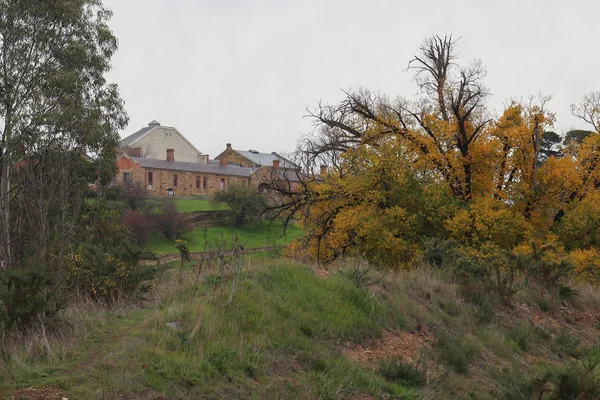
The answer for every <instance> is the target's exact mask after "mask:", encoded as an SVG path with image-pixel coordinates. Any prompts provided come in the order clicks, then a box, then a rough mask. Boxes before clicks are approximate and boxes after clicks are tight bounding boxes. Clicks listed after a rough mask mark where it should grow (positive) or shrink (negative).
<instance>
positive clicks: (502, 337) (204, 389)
mask: <svg viewBox="0 0 600 400" xmlns="http://www.w3.org/2000/svg"><path fill="white" fill-rule="evenodd" d="M276 258H277V259H276ZM223 261H226V263H221V265H222V266H225V267H226V268H227V272H226V273H224V274H221V273H220V263H219V260H218V259H217V260H212V261H211V262H206V263H204V264H203V270H202V271H203V275H202V276H201V278H200V280H199V283H198V286H197V287H195V278H196V275H195V269H194V268H195V267H196V266H197V262H189V263H187V264H185V266H184V269H183V272H182V275H181V279H180V275H179V274H180V271H179V268H178V263H171V264H168V265H163V266H162V268H163V269H164V273H163V275H162V276H161V277H160V278H159V279H157V281H156V282H155V287H154V289H153V291H152V292H151V294H150V296H151V298H149V299H148V300H147V301H146V302H145V303H142V304H138V305H137V306H135V307H128V306H125V307H114V308H110V307H105V306H102V305H94V304H93V303H82V304H79V303H77V304H75V305H71V306H69V307H67V308H66V309H64V310H63V311H61V313H60V314H59V316H58V319H55V320H54V322H53V323H52V324H47V326H46V329H45V330H41V329H34V330H32V331H28V332H24V333H22V332H19V333H18V334H15V335H16V337H17V339H13V341H12V342H8V343H9V344H8V345H7V344H3V341H6V338H8V337H9V336H2V332H1V331H0V378H1V379H0V398H2V396H3V395H4V394H5V393H7V392H8V391H9V390H10V389H13V388H24V387H41V386H43V385H47V384H49V385H55V386H59V387H61V388H63V389H64V391H65V397H68V398H83V399H87V398H106V399H119V398H154V399H161V398H168V399H188V398H223V399H238V398H248V399H263V398H269V399H270V398H276V399H298V398H300V399H362V398H369V397H371V398H388V399H417V398H422V397H425V398H444V399H446V398H447V399H529V398H538V397H539V398H542V397H540V396H539V394H540V390H542V389H543V390H544V391H545V393H546V394H548V396H546V397H543V398H559V397H558V394H561V393H567V394H568V396H569V397H568V398H587V397H585V396H584V395H586V394H588V395H589V394H592V395H593V396H592V397H590V398H597V397H598V396H600V392H599V391H598V388H600V337H599V336H598V334H597V331H596V330H595V328H594V324H595V323H596V322H595V319H593V320H590V319H589V318H581V319H578V320H575V315H577V313H581V315H583V316H587V315H590V314H589V313H590V311H589V310H598V309H599V308H600V294H599V293H598V292H597V290H595V289H594V290H595V291H594V292H592V289H591V288H588V289H585V290H586V291H587V292H586V293H588V295H587V297H585V298H583V297H582V298H581V299H579V300H577V302H579V304H581V306H577V303H575V302H573V303H570V302H569V303H566V302H565V301H564V300H561V299H549V300H548V301H549V302H551V303H552V304H551V306H552V307H551V309H552V310H560V308H561V307H562V308H563V309H565V308H567V309H568V311H569V313H571V314H568V315H572V319H571V321H572V322H566V319H565V313H562V312H561V311H556V312H554V313H552V312H551V311H540V310H539V309H537V308H535V307H534V306H532V304H535V299H536V296H538V294H537V293H533V294H530V293H526V292H524V291H523V292H520V293H519V294H517V296H518V297H517V299H518V302H515V303H514V304H513V305H512V306H506V305H502V303H501V302H495V301H489V302H478V303H473V302H472V301H470V300H469V299H470V298H469V297H463V296H464V295H463V294H462V291H461V290H460V286H459V285H457V284H456V283H454V282H453V281H452V279H451V277H450V276H449V275H448V274H447V273H445V272H444V271H440V270H437V269H427V268H415V269H413V270H410V271H400V272H395V273H390V274H388V275H385V276H381V275H382V274H381V273H379V272H378V273H374V275H373V276H372V277H373V278H377V277H378V276H381V278H382V280H381V281H380V282H379V283H377V284H375V285H373V286H370V287H368V288H364V287H363V288H357V287H356V285H355V282H353V280H352V279H349V278H348V277H349V274H347V273H346V274H344V273H339V272H336V271H335V270H333V269H329V271H328V274H324V275H323V274H321V272H319V274H317V273H316V272H315V271H314V270H313V269H312V268H310V267H308V266H306V265H303V264H298V263H294V262H291V261H287V260H282V259H281V257H280V255H279V254H278V253H277V252H275V253H273V252H263V253H257V254H251V255H247V256H245V258H243V259H240V260H235V259H233V257H225V259H224V260H223ZM233 265H239V266H241V267H242V268H241V272H240V274H239V280H238V281H237V282H238V284H237V289H236V290H235V293H234V296H233V297H232V301H231V302H229V298H230V295H231V292H232V281H233V275H232V273H231V269H232V266H233ZM346 267H347V268H349V267H350V268H351V267H352V264H347V266H346ZM332 268H333V267H332ZM320 275H323V276H325V275H326V276H328V277H327V278H326V279H324V278H322V277H320ZM578 289H581V290H580V293H584V291H583V289H582V288H578ZM527 304H529V306H527ZM482 307H485V308H486V311H485V314H486V315H488V314H489V317H486V318H484V319H482V318H480V316H481V314H482V312H481V310H480V309H481V308H482ZM578 307H580V308H578ZM488 308H489V309H488ZM561 321H564V322H563V323H564V324H568V326H566V327H565V328H564V329H563V327H561V326H560V322H561ZM172 322H176V323H177V327H178V328H177V329H176V330H174V329H172V328H170V327H169V326H168V325H167V324H168V323H172ZM390 337H392V338H397V339H398V340H402V342H401V343H398V342H393V341H392V342H385V341H382V339H386V340H388V338H390ZM411 338H412V339H411ZM419 340H420V341H422V342H421V344H423V346H422V347H420V348H419V349H418V351H416V352H415V353H413V355H412V358H407V353H406V352H405V350H406V349H410V348H411V346H414V345H415V343H416V342H415V341H419ZM423 341H424V342H423ZM4 343H6V342H4ZM348 348H352V349H353V350H355V351H357V352H358V354H359V355H360V354H362V355H363V356H364V355H365V354H369V355H375V354H379V356H378V357H379V358H378V359H375V360H374V362H373V363H372V364H370V365H369V364H365V363H364V360H363V361H357V360H356V359H354V358H349V357H347V356H345V354H347V352H346V350H347V349H348ZM540 382H542V383H543V384H544V386H543V387H542V386H540ZM553 396H554V397H553ZM578 396H579V397H578ZM594 396H595V397H594ZM588 397H589V396H588ZM565 398H567V397H565Z"/></svg>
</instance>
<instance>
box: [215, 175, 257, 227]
mask: <svg viewBox="0 0 600 400" xmlns="http://www.w3.org/2000/svg"><path fill="white" fill-rule="evenodd" d="M214 200H215V201H217V202H221V203H225V204H227V205H228V206H229V208H230V209H231V217H230V221H229V222H230V224H231V225H232V226H236V227H241V226H248V225H252V224H254V223H256V222H257V221H258V220H259V218H260V216H261V214H262V213H263V212H264V211H265V209H266V207H267V198H266V196H265V195H264V194H263V193H261V192H259V191H258V190H256V189H255V188H253V187H250V186H247V185H242V184H233V185H230V186H228V187H227V188H226V189H224V190H222V191H220V192H217V193H215V196H214Z"/></svg>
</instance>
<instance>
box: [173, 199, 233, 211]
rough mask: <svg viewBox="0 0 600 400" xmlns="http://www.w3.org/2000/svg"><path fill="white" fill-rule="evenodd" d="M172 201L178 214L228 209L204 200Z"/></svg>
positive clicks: (222, 204)
mask: <svg viewBox="0 0 600 400" xmlns="http://www.w3.org/2000/svg"><path fill="white" fill-rule="evenodd" d="M174 201H175V206H176V207H177V211H178V212H180V213H188V212H195V211H213V210H228V209H229V206H228V205H227V204H225V203H215V202H213V201H210V200H204V199H175V200H174Z"/></svg>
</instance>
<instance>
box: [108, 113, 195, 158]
mask: <svg viewBox="0 0 600 400" xmlns="http://www.w3.org/2000/svg"><path fill="white" fill-rule="evenodd" d="M158 128H165V129H171V130H174V131H175V132H176V133H177V134H178V135H179V136H181V138H182V139H183V140H185V141H186V143H187V144H189V145H190V146H191V147H192V149H194V151H195V152H196V153H198V154H202V152H201V151H200V150H198V149H197V148H196V146H194V145H193V144H192V142H190V141H189V140H188V139H187V138H186V137H185V136H183V134H182V133H181V132H179V131H178V130H177V128H174V127H172V126H162V125H161V124H160V122H158V121H157V120H152V122H150V123H149V124H148V126H146V127H144V128H142V129H140V130H139V131H137V132H135V133H133V134H131V135H129V136H127V137H125V138H123V139H121V141H120V142H119V147H121V148H123V147H132V145H133V144H135V143H136V142H137V141H139V140H141V139H143V138H144V137H146V136H148V134H149V133H150V132H152V131H154V130H155V129H158Z"/></svg>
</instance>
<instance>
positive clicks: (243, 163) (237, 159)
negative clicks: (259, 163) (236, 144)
mask: <svg viewBox="0 0 600 400" xmlns="http://www.w3.org/2000/svg"><path fill="white" fill-rule="evenodd" d="M223 158H227V163H228V164H235V165H239V166H240V167H246V168H253V167H255V166H256V164H254V163H253V162H252V161H250V160H248V159H247V158H246V157H242V156H240V155H239V154H238V153H236V152H235V151H233V149H232V148H231V147H227V149H226V150H225V151H224V152H222V153H221V154H219V155H218V156H216V157H215V160H221V159H223Z"/></svg>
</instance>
